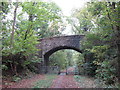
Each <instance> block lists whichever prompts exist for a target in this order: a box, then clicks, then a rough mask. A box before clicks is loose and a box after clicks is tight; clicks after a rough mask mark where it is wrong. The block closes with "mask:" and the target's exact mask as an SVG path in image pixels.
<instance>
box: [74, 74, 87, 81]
mask: <svg viewBox="0 0 120 90" xmlns="http://www.w3.org/2000/svg"><path fill="white" fill-rule="evenodd" d="M85 78H86V77H84V76H79V75H75V76H74V79H75V80H76V81H77V82H83V81H84V79H85Z"/></svg>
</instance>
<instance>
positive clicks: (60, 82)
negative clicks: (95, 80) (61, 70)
mask: <svg viewBox="0 0 120 90" xmlns="http://www.w3.org/2000/svg"><path fill="white" fill-rule="evenodd" d="M51 88H79V87H78V85H77V82H76V81H75V80H74V78H73V75H59V76H58V77H57V78H56V79H55V80H54V81H53V85H52V86H51Z"/></svg>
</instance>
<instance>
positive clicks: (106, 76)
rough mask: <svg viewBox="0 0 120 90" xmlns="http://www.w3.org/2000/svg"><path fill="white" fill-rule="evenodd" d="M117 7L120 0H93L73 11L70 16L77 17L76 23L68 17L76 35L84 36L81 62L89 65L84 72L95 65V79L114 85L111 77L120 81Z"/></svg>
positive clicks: (119, 29) (119, 18) (119, 6)
mask: <svg viewBox="0 0 120 90" xmlns="http://www.w3.org/2000/svg"><path fill="white" fill-rule="evenodd" d="M119 8H120V2H98V1H97V0H95V1H94V2H88V3H87V4H86V5H85V6H84V7H83V8H81V9H75V10H74V11H73V14H72V17H73V18H75V19H76V23H75V21H74V20H73V19H70V20H69V21H70V23H71V25H72V27H73V29H74V33H75V34H84V35H85V36H86V37H85V38H84V41H82V42H81V43H82V49H83V51H84V52H83V55H84V59H85V62H83V65H84V66H86V67H89V70H85V72H86V73H89V71H90V67H91V68H95V69H94V70H95V71H96V72H95V71H94V73H95V74H96V75H95V76H96V78H98V79H100V80H101V81H103V82H104V83H105V84H114V83H115V82H116V81H114V80H113V78H118V79H119V81H120V76H119V74H118V75H117V73H119V70H118V69H119V68H120V62H119V60H120V59H119V58H120V57H119V56H120V55H119V54H120V52H119V51H120V49H119V47H120V45H119V44H118V42H119V40H120V39H119V38H120V37H119V36H120V33H119V31H120V27H119V20H120V17H119ZM79 58H80V57H78V60H79ZM79 61H80V60H79ZM116 63H118V64H116ZM78 65H79V64H78ZM91 65H92V66H91ZM116 66H118V67H117V68H116ZM80 68H81V67H80ZM117 70H118V71H117ZM83 71H84V70H83ZM115 80H116V79H115Z"/></svg>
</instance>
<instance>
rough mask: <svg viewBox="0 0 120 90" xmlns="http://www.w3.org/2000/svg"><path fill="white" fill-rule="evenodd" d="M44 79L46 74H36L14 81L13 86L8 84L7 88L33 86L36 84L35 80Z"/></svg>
mask: <svg viewBox="0 0 120 90" xmlns="http://www.w3.org/2000/svg"><path fill="white" fill-rule="evenodd" d="M43 79H44V75H35V76H34V77H32V78H29V79H23V80H21V81H19V82H16V83H13V84H12V85H11V86H8V87H6V88H31V87H32V86H33V85H34V82H37V81H38V80H43Z"/></svg>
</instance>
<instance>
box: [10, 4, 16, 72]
mask: <svg viewBox="0 0 120 90" xmlns="http://www.w3.org/2000/svg"><path fill="white" fill-rule="evenodd" d="M17 8H18V2H16V6H15V10H14V18H13V25H12V33H11V39H10V48H13V45H14V32H15V23H16V13H17ZM11 50H12V49H11ZM11 52H12V51H11ZM10 57H11V60H12V62H13V64H15V63H14V59H13V56H12V54H11V56H10ZM13 64H12V63H11V70H12V71H13V73H15V74H16V73H17V72H16V69H15V68H16V67H15V65H13Z"/></svg>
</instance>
